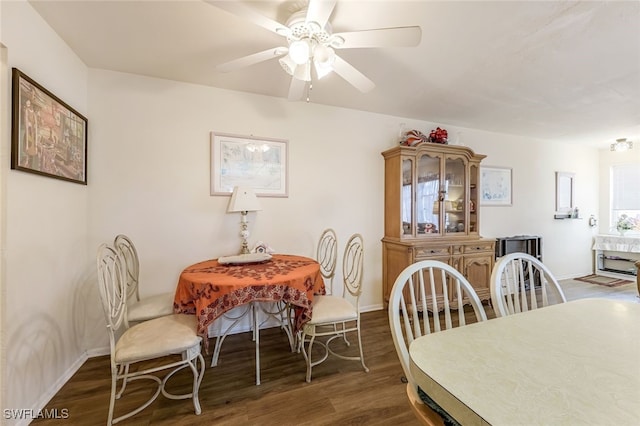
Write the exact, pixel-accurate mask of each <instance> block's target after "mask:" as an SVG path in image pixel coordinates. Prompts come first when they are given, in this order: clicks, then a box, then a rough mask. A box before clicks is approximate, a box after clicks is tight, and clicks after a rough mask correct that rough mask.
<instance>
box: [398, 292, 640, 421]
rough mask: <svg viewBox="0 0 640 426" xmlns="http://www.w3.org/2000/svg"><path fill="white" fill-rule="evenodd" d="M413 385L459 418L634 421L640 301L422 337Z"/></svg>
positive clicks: (552, 310)
mask: <svg viewBox="0 0 640 426" xmlns="http://www.w3.org/2000/svg"><path fill="white" fill-rule="evenodd" d="M409 354H410V358H411V367H410V368H411V373H412V375H413V376H414V379H415V381H416V383H417V385H418V386H419V387H420V388H421V389H422V390H423V391H424V392H425V393H427V394H428V395H429V396H430V397H431V398H432V399H433V400H434V401H435V402H437V403H438V404H439V405H440V406H441V407H442V408H443V409H444V410H445V411H447V412H448V413H449V414H450V415H451V416H452V417H453V418H454V419H456V420H457V421H458V422H459V423H461V424H462V425H464V426H468V425H494V426H500V425H505V426H507V425H508V426H515V425H580V426H583V425H603V426H604V425H618V426H632V425H640V303H638V302H630V301H617V300H613V299H580V300H576V301H571V302H568V303H562V304H558V305H553V306H549V307H545V308H541V309H536V310H533V311H529V312H525V313H520V314H515V315H510V316H506V317H502V318H496V319H491V320H488V321H484V322H480V323H475V324H471V325H467V326H464V327H458V328H453V329H450V330H446V331H442V332H438V333H433V334H430V335H426V336H422V337H420V338H418V339H416V340H414V341H413V343H412V344H411V346H410V348H409Z"/></svg>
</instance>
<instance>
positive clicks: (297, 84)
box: [287, 77, 307, 101]
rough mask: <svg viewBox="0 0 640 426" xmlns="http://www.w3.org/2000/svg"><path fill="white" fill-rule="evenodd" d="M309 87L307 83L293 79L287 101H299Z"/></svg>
mask: <svg viewBox="0 0 640 426" xmlns="http://www.w3.org/2000/svg"><path fill="white" fill-rule="evenodd" d="M306 87H307V82H306V81H304V80H298V79H297V78H293V77H292V78H291V85H289V96H288V97H287V99H289V100H290V101H299V100H300V99H302V96H303V95H304V89H306Z"/></svg>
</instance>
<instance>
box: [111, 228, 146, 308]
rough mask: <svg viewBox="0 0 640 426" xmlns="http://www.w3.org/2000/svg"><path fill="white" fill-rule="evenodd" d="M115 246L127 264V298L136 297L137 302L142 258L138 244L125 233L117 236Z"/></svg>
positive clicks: (138, 299)
mask: <svg viewBox="0 0 640 426" xmlns="http://www.w3.org/2000/svg"><path fill="white" fill-rule="evenodd" d="M113 246H114V247H115V249H116V250H117V251H118V252H119V253H120V255H121V256H122V258H123V260H124V262H125V265H126V271H125V273H126V278H127V298H128V299H135V302H139V301H140V291H139V290H138V284H139V276H140V260H139V258H138V251H137V250H136V246H135V245H133V242H132V241H131V239H130V238H129V237H127V236H126V235H124V234H120V235H118V236H116V238H115V240H114V241H113Z"/></svg>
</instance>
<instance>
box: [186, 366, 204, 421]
mask: <svg viewBox="0 0 640 426" xmlns="http://www.w3.org/2000/svg"><path fill="white" fill-rule="evenodd" d="M198 361H200V372H198ZM189 367H191V371H193V391H192V394H193V408H194V410H195V412H196V415H199V414H200V413H202V408H201V407H200V399H199V397H198V392H199V390H200V383H202V378H203V377H204V358H203V357H202V354H198V357H197V358H195V359H194V360H193V362H192V363H189Z"/></svg>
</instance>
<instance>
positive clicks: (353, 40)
mask: <svg viewBox="0 0 640 426" xmlns="http://www.w3.org/2000/svg"><path fill="white" fill-rule="evenodd" d="M333 38H335V39H337V40H339V39H340V38H341V39H343V40H344V43H340V42H339V41H338V42H336V43H335V44H333V43H332V46H333V47H335V48H338V49H353V48H360V47H414V46H417V45H419V44H420V40H421V39H422V29H421V28H420V27H396V28H378V29H375V30H363V31H351V32H345V33H335V34H333Z"/></svg>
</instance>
